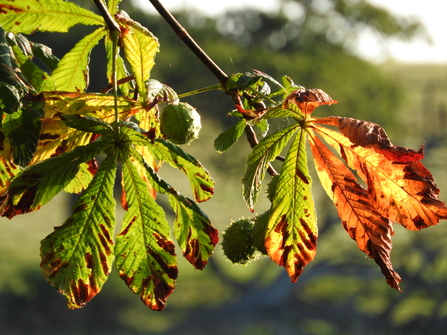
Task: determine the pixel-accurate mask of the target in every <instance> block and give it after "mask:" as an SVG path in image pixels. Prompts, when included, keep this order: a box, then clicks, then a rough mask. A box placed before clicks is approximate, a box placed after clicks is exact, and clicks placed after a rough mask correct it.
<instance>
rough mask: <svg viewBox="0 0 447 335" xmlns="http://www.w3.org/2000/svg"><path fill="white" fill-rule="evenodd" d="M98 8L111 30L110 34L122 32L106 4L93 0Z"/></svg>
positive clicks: (99, 0)
mask: <svg viewBox="0 0 447 335" xmlns="http://www.w3.org/2000/svg"><path fill="white" fill-rule="evenodd" d="M93 2H94V3H95V5H96V7H98V10H99V12H100V13H101V15H102V17H103V18H104V21H106V24H107V27H108V28H109V30H110V32H112V31H117V32H120V31H121V30H120V26H119V25H118V23H116V21H115V20H114V19H113V18H112V16H111V15H110V13H109V11H108V10H107V8H106V6H105V5H104V2H102V1H101V0H93Z"/></svg>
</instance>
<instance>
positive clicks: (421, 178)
mask: <svg viewBox="0 0 447 335" xmlns="http://www.w3.org/2000/svg"><path fill="white" fill-rule="evenodd" d="M315 122H317V123H323V124H327V125H333V126H336V127H338V128H339V129H340V131H341V132H342V133H339V132H337V131H334V130H331V129H328V128H324V127H321V126H319V125H316V124H314V126H315V129H317V130H318V133H319V134H321V135H322V136H323V137H324V139H325V140H326V141H327V142H328V143H329V144H330V145H331V146H333V147H334V148H335V149H336V150H337V151H338V152H339V153H340V155H341V156H342V157H343V159H344V160H345V161H346V163H347V165H348V166H349V167H350V168H352V169H354V170H356V171H357V172H358V174H359V176H360V177H361V178H362V179H363V180H364V181H365V182H366V184H367V186H368V190H367V191H368V194H369V198H370V199H371V200H372V201H373V203H374V206H375V208H376V210H377V211H379V212H380V213H381V214H382V215H383V216H384V217H387V218H388V219H390V220H391V221H395V222H398V223H400V224H401V225H403V226H404V227H405V228H407V229H409V230H420V229H422V228H426V227H429V226H432V225H435V224H437V223H438V222H439V221H440V220H441V219H447V207H446V206H445V205H444V203H443V202H441V201H440V200H439V198H438V195H439V189H438V188H437V186H436V184H435V183H434V180H433V177H432V175H431V173H430V172H429V171H428V170H427V169H426V168H425V167H424V166H423V164H422V163H421V160H422V159H423V157H424V155H423V150H422V149H421V150H419V151H414V150H412V149H409V148H406V147H399V146H395V145H393V144H392V143H391V141H390V140H389V138H388V136H387V135H386V133H385V130H383V128H382V127H380V126H379V125H377V124H374V123H371V122H366V121H360V120H356V119H351V118H343V117H327V118H322V119H317V120H316V121H315Z"/></svg>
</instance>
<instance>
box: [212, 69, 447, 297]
mask: <svg viewBox="0 0 447 335" xmlns="http://www.w3.org/2000/svg"><path fill="white" fill-rule="evenodd" d="M230 81H231V82H232V83H233V85H234V87H235V89H236V90H237V92H238V93H237V94H238V96H239V98H240V100H239V101H240V102H241V103H240V105H236V107H237V112H235V114H237V115H239V116H240V121H239V123H237V124H235V125H234V126H233V127H231V128H229V129H228V130H227V131H225V132H224V133H223V134H221V135H220V136H219V137H218V138H217V139H216V141H215V147H216V149H217V150H218V151H224V150H226V149H228V148H230V147H231V145H232V144H233V143H234V142H235V141H236V140H237V139H238V138H239V137H240V136H241V135H242V133H243V129H244V126H250V127H259V128H260V131H261V133H262V132H263V131H264V129H265V125H264V122H265V121H267V120H269V119H272V118H288V119H289V120H292V122H293V121H294V122H293V124H291V125H290V123H289V125H287V126H286V127H284V128H282V129H279V130H277V131H275V132H273V133H271V134H269V135H268V136H266V137H264V138H263V139H262V140H261V141H259V143H257V142H252V144H253V150H252V152H251V154H250V155H249V156H248V158H247V162H246V167H245V172H244V176H243V180H242V183H243V196H244V199H245V202H246V204H247V206H248V208H249V209H250V210H251V211H254V209H255V204H256V202H257V199H258V196H259V194H260V192H261V186H262V181H263V180H264V178H265V177H266V174H267V172H268V173H269V174H270V175H271V176H272V177H273V179H272V182H271V183H270V185H269V189H268V197H269V199H270V201H271V206H270V208H269V209H268V210H267V211H266V212H265V213H263V214H261V215H260V216H258V217H255V218H253V219H252V224H253V225H254V226H253V238H252V241H253V242H252V243H254V246H255V247H256V248H257V249H258V250H259V251H260V252H263V253H266V254H268V255H269V257H270V258H271V259H272V260H273V261H275V262H276V263H278V264H279V265H281V266H283V267H284V268H285V269H286V271H287V273H288V275H289V277H290V279H291V281H293V282H295V281H296V280H297V279H298V277H299V276H300V275H301V273H302V271H303V270H304V267H305V266H306V265H307V264H308V263H309V262H310V261H312V260H313V259H314V256H315V254H316V247H317V240H318V227H317V216H316V212H315V205H314V202H313V197H312V189H311V187H312V179H311V176H310V173H309V169H308V162H307V160H308V159H307V151H306V143H309V145H310V148H311V152H312V156H313V161H314V163H315V167H316V170H317V175H318V177H319V179H320V181H321V183H322V185H323V187H324V189H325V191H326V193H327V194H328V195H329V197H330V198H331V199H332V201H333V202H334V204H335V207H336V208H337V211H338V214H339V216H340V218H341V220H342V224H343V228H344V229H345V230H346V231H347V233H348V234H349V236H350V237H351V238H352V239H353V240H355V241H356V242H357V246H358V247H359V249H360V250H361V251H363V252H364V253H366V254H367V255H368V256H369V257H371V258H373V259H374V260H375V262H376V263H377V264H378V265H379V267H380V269H381V271H382V273H383V274H384V276H385V278H386V281H387V283H388V284H389V285H390V286H391V287H393V288H395V289H397V290H400V286H399V282H400V281H401V278H400V276H399V275H398V274H397V273H396V271H394V269H393V266H392V264H391V250H392V241H391V237H392V235H393V233H394V231H393V223H394V222H397V223H399V224H401V225H402V226H404V227H405V228H407V229H409V230H420V229H423V228H427V227H430V226H432V225H436V224H437V223H438V222H439V221H440V220H442V219H447V207H446V206H445V204H444V203H443V202H441V201H440V200H439V197H438V196H439V189H438V188H437V186H436V184H435V183H434V180H433V177H432V175H431V173H430V172H429V171H428V170H427V169H426V168H425V167H424V166H423V165H422V163H421V160H422V159H423V157H424V154H423V148H421V149H420V150H419V151H414V150H412V149H409V148H406V147H399V146H395V145H393V144H392V143H391V141H390V140H389V138H388V136H387V134H386V132H385V130H384V129H383V128H382V127H380V126H379V125H377V124H374V123H371V122H367V121H361V120H357V119H353V118H348V117H337V116H332V117H322V118H318V117H313V116H312V112H313V111H314V109H315V108H317V107H318V106H320V105H330V104H333V103H337V101H335V100H333V99H332V98H331V97H330V96H329V95H327V94H326V93H325V92H324V91H322V90H320V89H309V90H306V89H304V88H302V87H299V86H297V85H294V84H293V82H292V81H291V80H290V78H288V77H286V76H285V77H283V80H282V84H280V83H279V82H277V81H274V80H273V79H272V78H270V77H269V76H268V75H266V74H263V73H261V72H259V71H251V72H248V73H244V74H238V75H234V76H233V77H232V78H231V79H230ZM272 84H273V85H274V87H276V91H273V92H272V90H271V89H270V85H272ZM273 85H272V86H273ZM276 97H280V99H279V100H278V99H277V100H276V101H275V100H274V99H275V98H276ZM325 142H326V143H325ZM284 151H285V152H286V154H285V157H283V156H281V155H282V153H283V152H284ZM334 151H335V152H336V153H338V155H336V154H335V153H334ZM275 160H280V161H282V165H281V168H280V171H279V172H276V171H275V169H274V168H273V166H272V165H271V163H272V162H273V161H275ZM353 171H355V172H356V175H355V174H354V173H353ZM359 179H360V180H361V181H360V180H359ZM362 185H366V187H364V186H362ZM265 217H268V221H267V223H266V224H265V222H266V219H265ZM261 218H262V219H261ZM260 223H262V226H261V225H260ZM233 230H234V229H232V230H231V234H234V232H233ZM245 230H247V228H245ZM231 236H232V235H230V234H225V235H224V241H223V245H224V252H226V250H225V246H226V245H231V243H229V242H228V241H226V239H227V238H228V239H229V238H231ZM260 239H261V240H262V242H263V243H261V244H259V240H260ZM259 245H261V247H259ZM235 248H237V246H236V245H231V250H230V249H229V248H228V250H227V251H229V252H230V251H231V252H232V251H233V249H235ZM245 249H246V248H245ZM240 250H243V249H242V248H241V249H240ZM252 254H253V253H252ZM254 255H256V253H255V254H254ZM240 258H241V259H243V262H241V263H246V262H247V260H248V259H249V258H250V255H242V256H240Z"/></svg>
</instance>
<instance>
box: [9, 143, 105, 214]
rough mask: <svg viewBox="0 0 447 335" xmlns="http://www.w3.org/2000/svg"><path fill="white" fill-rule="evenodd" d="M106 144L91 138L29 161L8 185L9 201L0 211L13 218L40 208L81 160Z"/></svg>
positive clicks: (69, 177) (59, 187) (95, 154)
mask: <svg viewBox="0 0 447 335" xmlns="http://www.w3.org/2000/svg"><path fill="white" fill-rule="evenodd" d="M106 146H107V143H105V142H103V141H99V142H93V143H90V144H89V145H87V146H79V147H76V148H75V149H73V150H72V151H70V152H67V153H65V154H62V155H59V156H57V157H54V158H51V159H47V160H45V161H42V162H40V163H38V164H34V165H31V166H30V167H29V168H27V169H25V170H24V171H23V172H22V173H21V174H20V175H18V176H17V177H16V178H15V179H14V180H13V182H12V183H11V185H10V186H9V188H8V202H7V205H6V206H5V210H4V213H3V214H2V215H3V216H6V217H8V218H12V217H13V216H15V215H18V214H23V213H27V212H30V211H33V210H37V209H39V208H40V207H41V206H43V205H44V204H46V203H47V202H48V201H50V200H51V199H52V198H53V197H54V196H55V195H56V194H58V193H59V192H60V191H62V190H63V188H64V187H66V186H67V185H68V184H69V183H70V181H71V180H72V179H73V178H74V177H75V176H76V174H77V173H78V171H79V165H80V164H81V163H83V162H86V161H89V160H91V159H92V158H94V157H95V156H97V155H98V154H99V153H100V152H101V151H102V150H103V149H105V148H106Z"/></svg>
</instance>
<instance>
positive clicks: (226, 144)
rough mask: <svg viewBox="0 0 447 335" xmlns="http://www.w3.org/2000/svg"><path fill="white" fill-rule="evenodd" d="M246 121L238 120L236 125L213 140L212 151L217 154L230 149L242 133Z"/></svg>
mask: <svg viewBox="0 0 447 335" xmlns="http://www.w3.org/2000/svg"><path fill="white" fill-rule="evenodd" d="M246 125H247V121H246V120H245V119H240V120H239V121H238V123H236V124H234V125H232V126H231V127H230V128H228V129H227V130H225V131H224V132H223V133H222V134H220V135H219V136H217V138H216V139H215V140H214V149H215V150H216V151H217V152H224V151H227V150H228V149H230V148H231V147H232V146H233V144H234V143H236V141H237V140H238V139H239V137H241V136H242V134H243V133H244V130H245V127H246Z"/></svg>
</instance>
